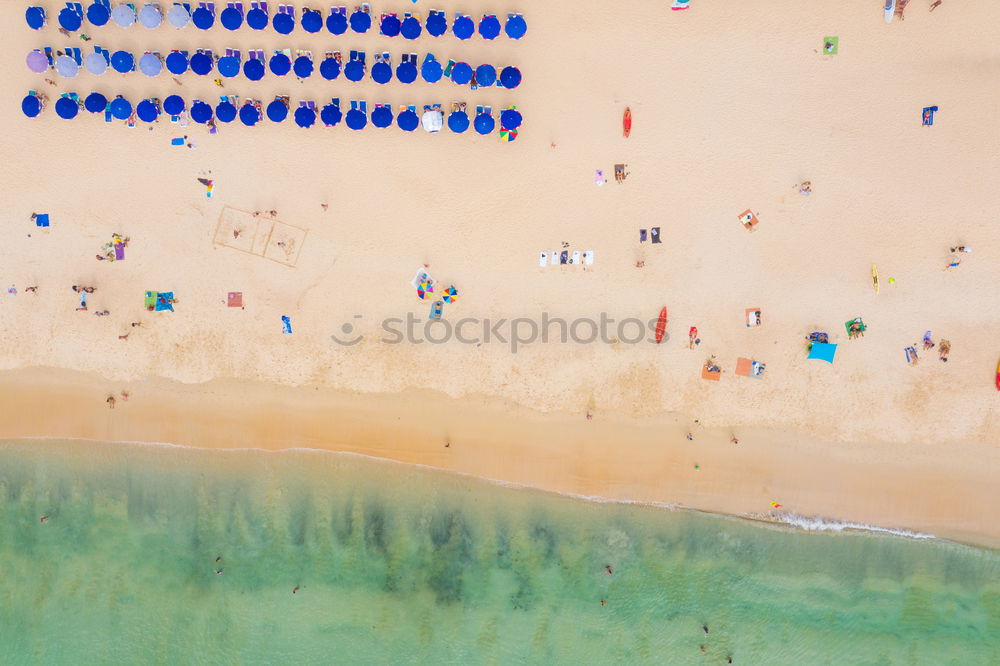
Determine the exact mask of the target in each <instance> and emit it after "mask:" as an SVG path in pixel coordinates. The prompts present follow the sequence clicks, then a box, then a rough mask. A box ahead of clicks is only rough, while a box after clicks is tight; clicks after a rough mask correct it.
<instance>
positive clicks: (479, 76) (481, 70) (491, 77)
mask: <svg viewBox="0 0 1000 666" xmlns="http://www.w3.org/2000/svg"><path fill="white" fill-rule="evenodd" d="M496 81H497V68H496V67H494V66H493V65H485V64H484V65H480V66H479V67H476V83H478V84H479V85H481V86H485V87H489V86H491V85H493V84H494V83H496Z"/></svg>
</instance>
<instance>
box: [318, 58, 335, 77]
mask: <svg viewBox="0 0 1000 666" xmlns="http://www.w3.org/2000/svg"><path fill="white" fill-rule="evenodd" d="M319 73H320V76H322V77H323V78H324V79H326V80H327V81H333V80H334V79H335V78H337V77H338V76H340V63H339V62H337V60H336V59H335V58H324V59H323V61H322V62H321V63H320V64H319Z"/></svg>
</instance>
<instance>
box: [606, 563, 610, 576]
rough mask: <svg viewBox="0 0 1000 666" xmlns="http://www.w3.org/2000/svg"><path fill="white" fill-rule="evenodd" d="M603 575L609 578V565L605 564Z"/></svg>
mask: <svg viewBox="0 0 1000 666" xmlns="http://www.w3.org/2000/svg"><path fill="white" fill-rule="evenodd" d="M604 573H606V574H608V575H609V576H610V575H611V565H610V564H605V565H604Z"/></svg>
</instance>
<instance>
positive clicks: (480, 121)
mask: <svg viewBox="0 0 1000 666" xmlns="http://www.w3.org/2000/svg"><path fill="white" fill-rule="evenodd" d="M496 125H497V122H496V121H495V120H493V116H491V115H489V114H488V113H480V114H479V115H477V116H476V120H475V121H474V122H473V126H474V127H475V128H476V131H477V132H479V133H480V134H489V133H490V132H492V131H493V128H494V127H496Z"/></svg>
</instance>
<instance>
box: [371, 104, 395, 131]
mask: <svg viewBox="0 0 1000 666" xmlns="http://www.w3.org/2000/svg"><path fill="white" fill-rule="evenodd" d="M391 124H392V109H390V108H389V107H388V106H385V105H383V106H376V107H375V108H374V109H373V110H372V125H374V126H375V127H388V126H389V125H391Z"/></svg>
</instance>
